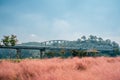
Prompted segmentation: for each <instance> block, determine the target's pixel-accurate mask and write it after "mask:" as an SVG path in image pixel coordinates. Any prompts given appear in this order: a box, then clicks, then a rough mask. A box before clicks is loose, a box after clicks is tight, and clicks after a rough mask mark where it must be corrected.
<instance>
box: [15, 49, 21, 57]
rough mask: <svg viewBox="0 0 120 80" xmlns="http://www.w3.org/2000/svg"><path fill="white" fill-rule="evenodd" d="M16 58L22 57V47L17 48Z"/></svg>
mask: <svg viewBox="0 0 120 80" xmlns="http://www.w3.org/2000/svg"><path fill="white" fill-rule="evenodd" d="M16 52H17V53H16V58H17V59H19V58H20V54H21V49H16Z"/></svg>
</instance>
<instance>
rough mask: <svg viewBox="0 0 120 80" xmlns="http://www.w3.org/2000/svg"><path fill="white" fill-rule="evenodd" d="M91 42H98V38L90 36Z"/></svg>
mask: <svg viewBox="0 0 120 80" xmlns="http://www.w3.org/2000/svg"><path fill="white" fill-rule="evenodd" d="M89 40H90V41H97V37H96V36H93V35H90V36H89Z"/></svg>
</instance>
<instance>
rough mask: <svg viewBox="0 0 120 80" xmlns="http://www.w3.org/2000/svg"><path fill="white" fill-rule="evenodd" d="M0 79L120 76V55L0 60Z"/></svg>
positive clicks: (104, 79) (108, 79)
mask: <svg viewBox="0 0 120 80" xmlns="http://www.w3.org/2000/svg"><path fill="white" fill-rule="evenodd" d="M0 80H120V57H115V58H110V57H96V58H92V57H85V58H77V57H75V58H68V59H61V58H52V59H42V60H40V59H24V60H19V61H16V60H0Z"/></svg>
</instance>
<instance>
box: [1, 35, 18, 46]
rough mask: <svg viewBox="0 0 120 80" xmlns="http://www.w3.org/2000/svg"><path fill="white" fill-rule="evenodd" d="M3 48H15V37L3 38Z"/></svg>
mask: <svg viewBox="0 0 120 80" xmlns="http://www.w3.org/2000/svg"><path fill="white" fill-rule="evenodd" d="M2 42H3V44H4V46H15V45H16V43H17V42H18V40H17V36H16V35H11V36H4V38H3V39H2Z"/></svg>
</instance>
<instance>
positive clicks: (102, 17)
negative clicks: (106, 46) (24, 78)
mask: <svg viewBox="0 0 120 80" xmlns="http://www.w3.org/2000/svg"><path fill="white" fill-rule="evenodd" d="M10 34H15V35H17V37H18V39H19V42H31V41H37V42H40V41H46V40H53V39H64V40H76V39H77V38H80V37H81V36H82V35H85V36H89V35H96V36H99V37H102V38H104V39H107V38H108V39H111V40H112V41H116V42H118V43H119V44H120V36H119V35H120V0H0V38H2V37H3V35H10Z"/></svg>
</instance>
